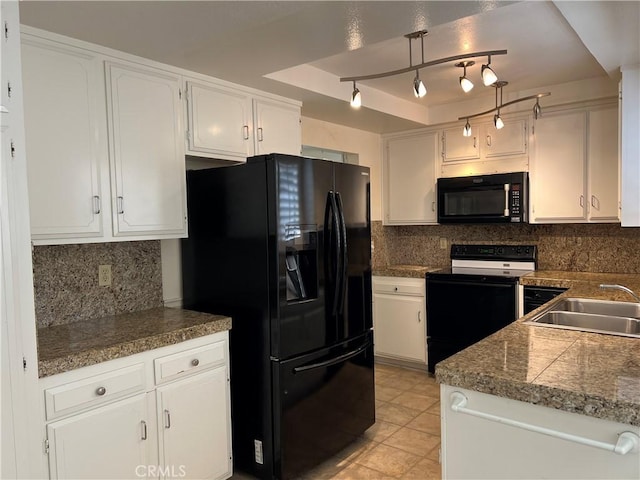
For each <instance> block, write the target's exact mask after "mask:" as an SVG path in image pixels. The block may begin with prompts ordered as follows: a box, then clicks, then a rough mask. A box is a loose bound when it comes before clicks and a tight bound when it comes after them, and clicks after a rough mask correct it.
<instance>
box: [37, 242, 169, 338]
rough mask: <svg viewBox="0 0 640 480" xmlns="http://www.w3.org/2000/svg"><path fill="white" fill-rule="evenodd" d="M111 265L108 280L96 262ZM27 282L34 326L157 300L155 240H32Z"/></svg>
mask: <svg viewBox="0 0 640 480" xmlns="http://www.w3.org/2000/svg"><path fill="white" fill-rule="evenodd" d="M99 265H111V277H112V283H111V286H99V285H98V266H99ZM33 271H34V272H33V283H34V291H35V307H36V323H37V326H38V327H46V326H51V325H60V324H67V323H72V322H80V321H82V320H87V319H90V318H97V317H103V316H106V315H113V314H117V313H124V312H132V311H136V310H144V309H148V308H154V307H160V306H162V267H161V257H160V241H158V240H153V241H146V242H114V243H92V244H82V245H51V246H36V247H34V251H33Z"/></svg>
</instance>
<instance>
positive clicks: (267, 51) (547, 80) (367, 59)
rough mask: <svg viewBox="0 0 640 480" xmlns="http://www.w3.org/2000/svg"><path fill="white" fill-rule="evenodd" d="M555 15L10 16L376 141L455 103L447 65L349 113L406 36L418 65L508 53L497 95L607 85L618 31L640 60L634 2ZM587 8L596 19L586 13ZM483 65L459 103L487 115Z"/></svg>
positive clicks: (296, 6)
mask: <svg viewBox="0 0 640 480" xmlns="http://www.w3.org/2000/svg"><path fill="white" fill-rule="evenodd" d="M565 3H567V4H571V5H568V6H565V5H563V4H565ZM583 3H584V4H585V5H580V4H583ZM556 4H557V5H558V7H559V8H558V7H556ZM556 4H554V3H553V2H546V1H531V2H528V1H525V2H505V1H468V2H462V1H440V2H404V1H373V2H362V1H360V2H345V1H329V2H317V1H258V2H245V1H230V2H222V1H193V2H191V1H154V2H143V1H108V2H99V1H70V2H59V1H44V2H42V1H22V2H21V3H20V15H21V21H22V23H24V24H27V25H30V26H34V27H38V28H42V29H45V30H49V31H53V32H56V33H60V34H63V35H68V36H70V37H74V38H78V39H82V40H85V41H88V42H92V43H97V44H100V45H104V46H107V47H110V48H114V49H117V50H122V51H125V52H129V53H132V54H135V55H140V56H142V57H146V58H150V59H153V60H156V61H159V62H163V63H167V64H171V65H176V66H179V67H182V68H185V69H188V70H192V71H196V72H200V73H203V74H206V75H211V76H213V77H216V78H221V79H224V80H227V81H231V82H234V83H238V84H242V85H247V86H250V87H255V88H258V89H261V90H265V91H269V92H272V93H276V94H280V95H284V96H287V97H290V98H296V99H299V100H301V101H302V102H303V115H305V116H309V117H313V118H319V119H323V120H327V121H330V122H334V123H340V124H345V125H349V126H352V127H355V128H361V129H364V130H370V131H375V132H381V133H382V132H389V131H396V130H401V129H407V128H415V127H417V126H420V125H421V124H422V123H424V122H425V121H426V119H427V117H428V116H427V114H426V112H427V111H428V109H429V108H430V107H432V106H436V105H442V104H447V103H449V102H457V101H460V100H461V99H463V95H464V94H463V93H462V91H461V90H460V87H459V85H458V77H459V76H460V75H461V69H458V68H456V67H454V66H453V64H452V63H448V64H444V65H441V66H437V67H430V68H428V69H425V70H423V71H422V72H421V78H422V79H423V80H424V81H425V82H426V83H427V88H428V90H429V93H428V94H427V96H426V97H425V98H423V99H419V100H418V99H415V98H414V97H413V95H412V93H411V91H410V88H411V81H412V78H413V76H414V75H413V74H412V73H407V74H404V75H400V76H397V77H389V78H385V79H378V80H370V81H367V82H362V84H359V88H360V89H361V91H362V92H363V105H364V106H363V108H362V109H361V110H360V111H353V110H352V109H351V108H350V107H349V105H348V102H347V99H348V98H349V94H350V92H351V88H352V86H351V85H350V84H346V83H340V82H339V77H344V76H357V75H366V74H371V73H379V72H382V71H388V70H393V69H397V68H403V67H406V66H408V64H409V52H408V40H407V39H406V38H404V34H406V33H410V32H413V31H416V30H420V29H427V30H428V31H429V34H428V36H427V37H425V40H424V42H425V60H426V61H429V60H433V59H436V58H442V57H446V56H450V55H456V54H460V53H468V52H473V51H482V50H498V49H506V50H508V54H507V55H503V56H495V57H493V58H492V66H493V67H494V69H495V70H496V72H497V74H498V76H499V77H500V79H503V80H507V81H509V85H508V86H507V87H505V88H504V90H505V92H507V91H513V92H516V91H523V90H531V89H535V88H541V87H545V86H548V85H555V84H561V83H565V82H569V81H573V80H580V79H587V78H593V77H604V76H606V75H607V73H609V74H611V75H613V76H614V77H615V75H616V73H617V70H616V68H615V67H616V66H619V65H620V63H617V65H614V64H615V63H616V62H619V60H618V58H612V56H613V55H614V53H615V55H616V56H617V57H620V56H621V54H620V51H621V50H624V49H625V48H624V43H625V42H621V43H622V45H621V44H618V45H617V46H615V47H614V48H611V47H608V49H607V48H604V47H603V43H611V41H609V39H608V37H607V36H610V35H612V34H614V33H615V35H617V38H615V39H612V40H617V41H619V40H620V36H623V37H622V38H624V35H627V33H625V31H624V30H627V31H630V32H634V31H635V35H636V37H635V44H636V47H635V50H634V49H633V48H630V47H627V48H626V49H627V50H629V52H628V53H627V54H626V57H627V58H626V59H625V61H633V59H634V58H640V56H639V55H638V53H637V52H638V46H637V44H638V40H637V32H638V30H640V22H639V21H638V19H639V18H638V17H639V16H640V13H638V12H640V9H638V8H637V7H638V2H586V3H585V2H556ZM618 4H619V5H618ZM625 4H627V5H625ZM596 5H597V6H598V8H599V9H600V10H597V11H596V10H594V6H596ZM603 9H604V10H603ZM561 11H562V12H563V13H564V15H563V13H561ZM603 11H604V12H611V11H614V12H617V13H616V14H615V15H617V16H616V17H614V18H613V20H612V22H611V24H612V25H611V27H610V28H609V30H611V31H610V32H608V31H603V32H599V33H598V35H595V36H594V35H593V30H592V28H588V29H587V27H591V24H592V23H593V16H594V15H596V16H597V17H599V18H601V17H602V15H603ZM625 12H626V13H625ZM634 15H635V17H634ZM621 17H622V19H624V20H625V22H626V24H627V25H626V27H625V29H618V30H619V31H617V25H619V24H616V22H615V21H614V20H615V19H616V18H617V19H618V20H619V19H620V18H621ZM567 18H568V19H570V20H571V21H572V22H573V28H572V25H570V24H569V22H568V21H567ZM576 24H577V25H578V26H579V27H581V28H582V33H581V28H577V31H578V32H579V33H581V34H582V36H583V37H586V36H587V35H588V32H591V37H590V38H588V39H587V42H586V44H587V47H589V48H590V49H591V50H592V51H593V52H594V53H593V55H597V56H598V60H596V58H594V56H593V55H592V53H591V52H590V50H589V49H588V48H587V47H585V44H584V43H583V41H584V40H582V39H581V37H579V36H578V34H577V33H576V31H575V30H574V28H576V26H575V25H576ZM585 32H587V33H585ZM612 32H613V33H612ZM599 39H600V40H599ZM633 40H634V39H633V38H632V39H631V42H630V43H631V44H632V43H633ZM627 43H629V42H627ZM413 53H414V61H413V63H419V61H420V44H419V41H414V42H413ZM629 58H630V59H631V60H629ZM485 61H486V58H478V59H476V62H477V64H476V65H475V66H474V67H471V68H469V69H468V71H467V74H468V76H469V77H470V78H472V80H473V81H474V83H475V84H476V88H474V89H473V90H472V92H470V93H469V94H467V95H466V97H464V98H470V99H474V98H475V99H478V98H480V99H481V98H483V97H486V104H487V108H490V107H491V106H492V105H491V104H492V102H493V99H494V93H495V92H494V90H493V89H489V88H485V87H482V86H481V82H480V81H479V69H480V64H481V63H484V62H485ZM638 61H640V60H638ZM601 65H602V66H601ZM267 76H268V77H267ZM614 80H616V81H617V79H615V78H614Z"/></svg>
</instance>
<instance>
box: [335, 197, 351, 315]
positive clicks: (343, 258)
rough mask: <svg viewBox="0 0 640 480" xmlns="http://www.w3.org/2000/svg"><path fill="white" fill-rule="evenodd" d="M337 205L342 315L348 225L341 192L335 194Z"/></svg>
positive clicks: (345, 279)
mask: <svg viewBox="0 0 640 480" xmlns="http://www.w3.org/2000/svg"><path fill="white" fill-rule="evenodd" d="M335 196H336V200H337V204H338V215H339V216H340V237H341V240H342V245H341V252H339V255H340V253H341V254H342V255H340V258H339V262H340V263H339V265H340V264H341V265H340V266H339V269H338V272H339V273H338V275H339V281H340V297H339V300H338V312H339V313H342V312H343V311H344V297H345V295H346V289H347V265H348V262H347V225H346V223H345V221H344V209H343V208H342V198H341V197H340V192H336V193H335Z"/></svg>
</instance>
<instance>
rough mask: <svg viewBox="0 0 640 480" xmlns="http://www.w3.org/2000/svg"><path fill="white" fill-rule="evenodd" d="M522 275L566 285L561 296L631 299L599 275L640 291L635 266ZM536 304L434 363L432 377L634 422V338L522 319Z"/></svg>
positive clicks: (638, 352)
mask: <svg viewBox="0 0 640 480" xmlns="http://www.w3.org/2000/svg"><path fill="white" fill-rule="evenodd" d="M521 282H522V283H523V284H525V285H540V286H557V287H568V288H569V289H568V290H567V291H566V292H564V293H563V294H562V296H563V297H587V298H600V299H609V300H621V301H632V300H633V298H632V297H631V296H630V295H629V294H627V293H624V292H619V291H612V290H601V289H600V288H599V284H600V283H617V284H621V285H624V286H627V287H629V288H631V289H632V290H634V291H640V275H634V274H610V273H580V272H558V271H536V272H533V273H531V274H529V275H526V276H525V277H522V279H521ZM541 308H543V307H541ZM537 312H538V310H534V311H533V312H531V313H529V314H528V315H525V316H524V317H522V318H521V319H519V320H517V321H515V322H514V323H512V324H511V325H508V326H507V327H505V328H503V329H502V330H500V331H498V332H496V333H495V334H493V335H491V336H489V337H487V338H485V339H484V340H481V341H480V342H478V343H476V344H474V345H472V346H470V347H469V348H467V349H465V350H463V351H462V352H459V353H457V354H456V355H453V356H452V357H449V358H448V359H446V360H444V361H442V362H440V363H438V364H437V365H436V379H437V380H438V382H440V383H444V384H447V385H451V386H454V387H460V388H466V389H469V390H475V391H478V392H483V393H488V394H492V395H497V396H500V397H505V398H510V399H513V400H520V401H523V402H528V403H532V404H537V405H542V406H546V407H550V408H557V409H560V410H565V411H568V412H575V413H579V414H583V415H588V416H592V417H596V418H602V419H606V420H611V421H615V422H621V423H626V424H630V425H635V426H640V339H638V338H630V337H620V336H615V335H604V334H597V333H587V332H580V331H571V330H563V329H556V328H545V327H537V326H531V325H528V324H525V323H523V322H524V321H525V320H527V319H529V318H531V317H533V316H535V315H536V313H537Z"/></svg>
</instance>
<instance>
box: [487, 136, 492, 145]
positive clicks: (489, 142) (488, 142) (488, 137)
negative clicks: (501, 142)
mask: <svg viewBox="0 0 640 480" xmlns="http://www.w3.org/2000/svg"><path fill="white" fill-rule="evenodd" d="M490 146H491V135H487V147H490Z"/></svg>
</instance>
